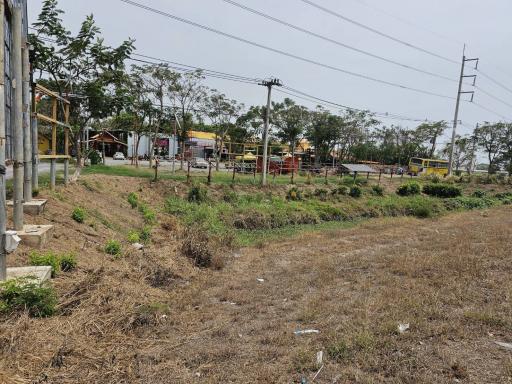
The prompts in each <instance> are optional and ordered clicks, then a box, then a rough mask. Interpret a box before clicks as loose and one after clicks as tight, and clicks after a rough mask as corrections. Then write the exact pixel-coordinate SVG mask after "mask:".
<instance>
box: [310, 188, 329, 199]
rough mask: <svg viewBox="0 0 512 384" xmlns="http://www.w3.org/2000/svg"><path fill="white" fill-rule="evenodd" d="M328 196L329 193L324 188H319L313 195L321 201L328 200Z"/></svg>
mask: <svg viewBox="0 0 512 384" xmlns="http://www.w3.org/2000/svg"><path fill="white" fill-rule="evenodd" d="M328 194H329V191H328V190H327V189H324V188H317V189H315V192H314V193H313V195H314V196H315V197H317V198H319V199H320V200H326V199H327V195H328Z"/></svg>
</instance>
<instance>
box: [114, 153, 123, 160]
mask: <svg viewBox="0 0 512 384" xmlns="http://www.w3.org/2000/svg"><path fill="white" fill-rule="evenodd" d="M112 159H113V160H126V159H125V157H124V154H123V152H116V153H114V156H112Z"/></svg>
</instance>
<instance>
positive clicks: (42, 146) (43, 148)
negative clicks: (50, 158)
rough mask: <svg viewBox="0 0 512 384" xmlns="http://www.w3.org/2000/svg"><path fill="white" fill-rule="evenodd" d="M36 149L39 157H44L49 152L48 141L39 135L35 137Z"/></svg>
mask: <svg viewBox="0 0 512 384" xmlns="http://www.w3.org/2000/svg"><path fill="white" fill-rule="evenodd" d="M37 149H38V152H39V154H40V155H46V154H47V153H49V151H50V139H48V138H47V137H46V136H43V135H41V134H39V135H37Z"/></svg>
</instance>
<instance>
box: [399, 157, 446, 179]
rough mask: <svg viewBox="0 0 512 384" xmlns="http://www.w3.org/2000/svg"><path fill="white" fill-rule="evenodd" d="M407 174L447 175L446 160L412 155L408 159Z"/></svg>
mask: <svg viewBox="0 0 512 384" xmlns="http://www.w3.org/2000/svg"><path fill="white" fill-rule="evenodd" d="M408 173H409V175H413V176H418V175H420V174H424V175H438V176H443V177H444V176H446V175H448V161H446V160H435V159H421V158H418V157H413V158H411V160H410V161H409V172H408Z"/></svg>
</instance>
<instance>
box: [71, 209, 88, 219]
mask: <svg viewBox="0 0 512 384" xmlns="http://www.w3.org/2000/svg"><path fill="white" fill-rule="evenodd" d="M85 216H86V212H85V209H84V208H81V207H76V208H75V209H73V213H72V214H71V218H72V219H73V220H75V221H76V222H77V223H83V222H84V221H85Z"/></svg>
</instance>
